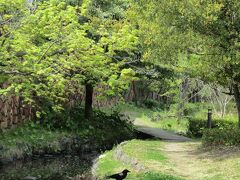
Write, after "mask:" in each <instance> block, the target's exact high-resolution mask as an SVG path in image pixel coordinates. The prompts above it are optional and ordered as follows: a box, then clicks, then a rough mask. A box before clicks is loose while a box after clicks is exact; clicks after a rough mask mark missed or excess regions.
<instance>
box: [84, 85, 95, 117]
mask: <svg viewBox="0 0 240 180" xmlns="http://www.w3.org/2000/svg"><path fill="white" fill-rule="evenodd" d="M92 104H93V86H92V85H91V84H86V85H85V114H84V116H85V118H86V119H91V117H92Z"/></svg>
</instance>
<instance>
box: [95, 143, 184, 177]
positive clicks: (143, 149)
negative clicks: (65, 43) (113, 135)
mask: <svg viewBox="0 0 240 180" xmlns="http://www.w3.org/2000/svg"><path fill="white" fill-rule="evenodd" d="M162 146H163V143H162V142H161V141H141V140H132V141H128V142H127V143H126V144H124V145H121V146H120V147H117V148H115V149H113V150H111V151H108V152H106V153H104V154H103V155H102V156H100V158H99V161H98V165H97V169H96V174H97V176H98V177H100V178H101V179H104V177H106V176H107V175H110V174H113V173H117V172H121V171H122V170H123V169H129V170H130V171H131V173H129V175H128V176H127V179H132V180H138V179H146V180H181V179H182V178H179V177H175V176H173V175H171V170H169V169H171V166H172V165H171V163H170V162H169V161H168V159H167V157H166V156H165V154H164V153H163V152H162V150H161V149H162ZM119 148H121V150H122V152H123V155H122V156H125V157H119V155H117V150H119ZM126 157H129V158H126ZM129 159H131V161H132V162H134V163H131V162H130V161H129ZM139 166H141V167H142V168H141V169H139Z"/></svg>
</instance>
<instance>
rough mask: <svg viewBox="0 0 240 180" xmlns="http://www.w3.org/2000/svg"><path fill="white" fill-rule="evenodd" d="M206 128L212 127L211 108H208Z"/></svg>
mask: <svg viewBox="0 0 240 180" xmlns="http://www.w3.org/2000/svg"><path fill="white" fill-rule="evenodd" d="M207 128H209V129H210V128H212V109H210V108H209V109H208V120H207Z"/></svg>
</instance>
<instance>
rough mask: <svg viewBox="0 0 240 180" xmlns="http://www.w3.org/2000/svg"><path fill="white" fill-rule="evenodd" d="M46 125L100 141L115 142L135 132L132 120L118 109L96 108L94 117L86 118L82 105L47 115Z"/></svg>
mask: <svg viewBox="0 0 240 180" xmlns="http://www.w3.org/2000/svg"><path fill="white" fill-rule="evenodd" d="M44 126H47V127H48V128H50V129H52V130H55V129H60V130H63V131H70V132H74V133H77V134H78V135H80V136H82V137H86V138H89V137H91V138H92V139H93V140H94V141H98V142H103V141H114V142H113V143H115V142H120V141H122V140H126V139H129V138H132V137H133V136H134V132H135V130H134V127H133V124H132V122H130V120H129V119H128V118H127V117H125V116H124V115H122V114H120V113H119V112H117V111H115V112H113V113H111V114H107V113H104V112H102V111H99V110H94V111H93V117H92V118H91V119H90V120H86V119H85V118H84V108H83V107H81V106H77V107H75V108H72V109H68V110H65V111H63V112H61V113H52V114H50V115H48V116H46V117H45V118H44Z"/></svg>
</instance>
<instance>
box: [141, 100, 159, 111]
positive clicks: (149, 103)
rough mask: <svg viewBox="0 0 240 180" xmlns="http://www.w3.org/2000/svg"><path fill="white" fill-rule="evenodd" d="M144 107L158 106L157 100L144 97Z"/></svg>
mask: <svg viewBox="0 0 240 180" xmlns="http://www.w3.org/2000/svg"><path fill="white" fill-rule="evenodd" d="M143 104H144V106H145V107H146V108H149V109H152V108H155V107H158V106H159V102H158V101H156V100H153V99H146V100H144V101H143Z"/></svg>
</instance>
